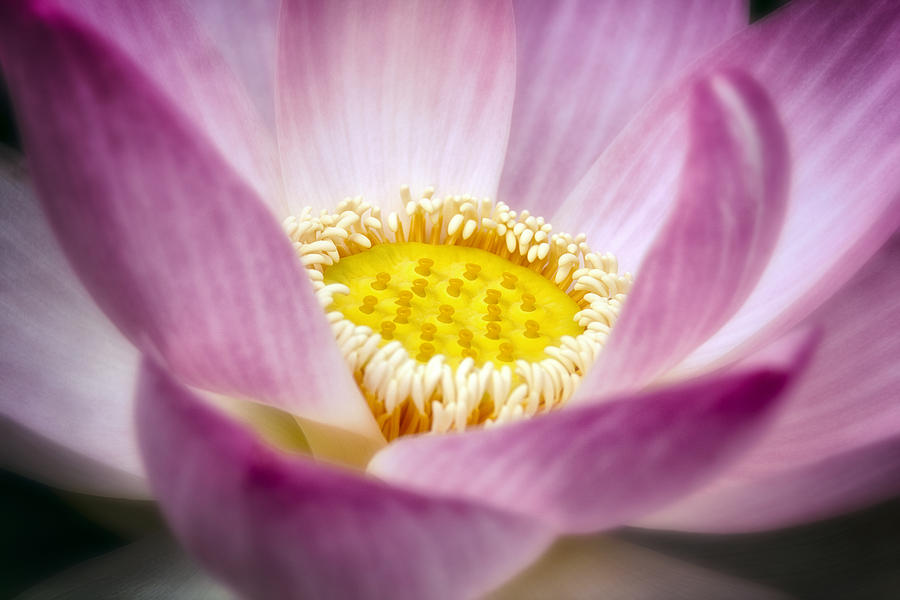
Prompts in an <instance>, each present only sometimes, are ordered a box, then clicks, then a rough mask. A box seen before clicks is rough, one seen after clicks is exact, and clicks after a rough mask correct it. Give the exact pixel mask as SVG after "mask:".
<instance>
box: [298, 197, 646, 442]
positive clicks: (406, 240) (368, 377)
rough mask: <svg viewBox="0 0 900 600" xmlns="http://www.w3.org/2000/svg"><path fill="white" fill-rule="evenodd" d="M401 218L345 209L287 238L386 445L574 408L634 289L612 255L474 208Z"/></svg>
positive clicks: (305, 223) (433, 209) (442, 208)
mask: <svg viewBox="0 0 900 600" xmlns="http://www.w3.org/2000/svg"><path fill="white" fill-rule="evenodd" d="M401 197H402V199H403V201H404V204H405V211H403V212H404V214H402V215H400V214H397V213H391V214H389V215H387V216H386V217H385V216H383V215H382V213H381V210H380V209H379V208H378V207H376V206H373V205H371V204H369V203H367V202H365V201H363V199H362V198H348V199H346V200H344V201H343V202H341V203H340V204H339V205H338V207H337V209H336V211H334V212H329V211H321V212H319V213H313V211H312V209H309V208H307V209H304V211H303V212H302V213H301V214H300V215H299V216H295V217H289V218H288V219H287V220H286V221H285V229H286V232H287V234H288V236H289V238H290V239H291V241H292V242H293V244H294V248H295V250H296V252H297V255H298V257H299V259H300V261H301V262H302V264H303V266H304V267H305V269H306V272H307V274H308V275H309V277H310V280H311V282H312V285H313V288H314V290H315V293H316V296H317V298H318V300H319V302H320V304H321V305H322V307H323V309H324V310H325V312H326V315H327V317H328V321H329V322H330V323H331V327H332V329H333V331H334V335H335V339H336V340H337V344H338V346H339V347H340V349H341V352H342V353H343V355H344V357H345V359H346V361H347V364H348V367H349V369H350V370H351V371H352V373H353V376H354V377H355V379H356V381H357V384H358V385H359V388H360V390H361V391H362V393H363V395H364V397H365V398H366V400H367V402H368V404H369V407H370V408H371V410H372V412H373V414H374V416H375V418H376V421H377V422H378V424H379V426H380V427H381V430H382V432H383V433H384V435H385V438H386V439H388V440H391V439H394V438H396V437H398V436H401V435H408V434H415V433H428V432H433V433H441V432H447V431H463V430H466V429H467V428H471V427H478V426H484V427H491V426H496V425H499V424H502V423H507V422H511V421H515V420H519V419H523V418H529V417H532V416H534V415H536V414H538V413H541V412H546V411H550V410H553V409H555V408H557V407H559V406H561V405H562V404H564V403H565V402H566V400H567V399H568V398H569V397H570V396H571V395H572V393H573V391H574V389H575V388H576V387H577V385H578V383H579V382H580V381H581V379H582V378H583V377H584V374H585V373H586V371H587V369H588V368H589V367H590V365H591V364H592V363H593V362H594V360H595V359H596V357H597V355H598V354H599V353H600V351H601V349H602V348H603V345H604V344H605V342H606V339H607V337H608V336H609V333H610V331H611V328H612V327H613V325H614V324H615V321H616V319H617V317H618V314H619V312H620V311H621V308H622V305H623V303H624V301H625V298H626V295H627V293H628V290H629V289H630V286H631V283H632V278H631V276H630V275H629V274H627V273H625V274H619V273H618V264H617V261H616V259H615V257H614V256H613V255H612V254H609V253H606V254H598V253H594V252H592V251H591V249H590V248H589V247H588V246H587V243H586V236H584V235H583V234H580V235H577V236H571V235H569V234H566V233H557V232H553V230H552V227H551V225H550V224H549V223H546V222H545V221H544V219H542V218H540V217H535V216H532V215H531V214H530V213H528V211H522V212H520V213H516V212H515V211H512V210H510V208H509V207H508V206H506V205H505V204H503V203H494V202H492V201H490V200H488V199H476V198H472V197H469V196H450V197H445V198H435V197H434V193H433V190H431V189H428V190H425V192H424V193H423V194H422V195H421V196H420V197H419V199H418V200H414V199H413V196H412V194H411V192H410V190H409V189H408V188H406V187H404V188H402V189H401Z"/></svg>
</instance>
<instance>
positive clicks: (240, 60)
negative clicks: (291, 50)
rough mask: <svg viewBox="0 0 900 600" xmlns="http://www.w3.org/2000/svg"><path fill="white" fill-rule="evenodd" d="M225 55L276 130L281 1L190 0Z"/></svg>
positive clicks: (258, 108)
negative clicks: (277, 63)
mask: <svg viewBox="0 0 900 600" xmlns="http://www.w3.org/2000/svg"><path fill="white" fill-rule="evenodd" d="M182 1H183V2H184V4H185V8H187V9H188V10H189V11H191V12H192V13H193V14H195V15H197V20H198V21H199V22H200V24H201V25H202V26H203V30H204V32H206V33H208V34H209V36H210V39H212V40H213V43H214V44H215V46H216V48H217V49H218V50H219V52H220V53H221V55H222V57H223V58H224V59H225V60H226V61H227V62H228V64H229V65H230V66H231V69H232V71H234V73H235V75H237V77H238V78H239V79H240V81H241V82H242V83H243V84H244V88H245V89H246V90H247V92H248V93H249V94H250V98H251V99H252V100H253V104H254V105H255V106H256V109H257V111H259V114H260V116H261V117H262V119H263V121H264V122H265V124H266V127H267V128H268V130H269V131H270V132H271V133H272V136H273V137H272V139H274V133H275V55H276V51H277V42H276V35H277V33H278V13H279V9H280V7H281V2H280V0H241V1H240V2H222V1H221V0H203V1H200V2H198V1H196V0H188V1H186V2H185V1H184V0H182Z"/></svg>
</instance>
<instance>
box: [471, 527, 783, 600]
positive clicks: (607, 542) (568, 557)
mask: <svg viewBox="0 0 900 600" xmlns="http://www.w3.org/2000/svg"><path fill="white" fill-rule="evenodd" d="M548 598H553V600H588V599H593V598H597V599H602V600H672V599H674V598H680V599H682V600H686V599H690V598H696V599H698V600H710V599H715V598H719V599H721V598H727V599H728V600H774V599H776V598H778V599H781V600H786V598H785V596H784V595H782V594H780V593H777V592H775V591H774V590H769V589H766V588H765V587H763V586H761V585H757V584H754V583H752V582H750V581H742V580H740V579H736V578H734V577H730V576H728V575H726V574H724V573H719V572H716V571H712V570H709V569H704V568H702V567H698V566H695V565H692V564H690V563H687V562H682V561H680V560H678V559H675V558H671V557H669V556H666V555H665V554H660V553H657V552H653V551H651V550H647V549H645V548H641V547H640V546H635V545H632V544H629V543H626V542H621V541H619V540H615V539H613V538H611V537H606V536H577V537H567V538H563V539H561V540H560V541H559V542H557V544H556V545H555V546H553V547H552V548H551V549H550V551H548V552H547V553H546V555H544V556H543V557H541V560H540V561H538V562H537V563H536V564H534V565H533V566H531V567H529V568H528V569H527V570H526V571H525V572H524V573H522V574H521V575H519V576H517V577H516V578H515V579H513V580H512V581H511V582H509V583H508V584H507V585H505V586H503V587H502V588H500V589H499V590H498V591H497V592H495V593H493V594H491V595H490V596H488V599H489V600H547V599H548Z"/></svg>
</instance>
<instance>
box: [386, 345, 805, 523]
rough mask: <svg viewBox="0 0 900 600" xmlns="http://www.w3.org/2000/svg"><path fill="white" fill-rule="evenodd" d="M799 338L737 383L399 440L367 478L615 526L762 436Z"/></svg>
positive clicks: (797, 363) (726, 378)
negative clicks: (444, 433) (760, 434)
mask: <svg viewBox="0 0 900 600" xmlns="http://www.w3.org/2000/svg"><path fill="white" fill-rule="evenodd" d="M810 347H811V342H810V340H809V338H807V337H803V338H802V339H800V338H798V339H795V340H793V341H791V342H790V343H785V344H783V345H781V346H779V347H777V348H772V349H771V350H770V354H766V355H764V356H758V357H754V359H753V362H752V364H746V365H744V366H742V367H739V368H737V369H735V370H733V371H731V372H729V373H725V374H720V375H717V376H710V377H707V378H705V379H698V380H694V381H691V382H688V383H685V384H682V385H680V386H678V387H670V388H665V389H661V390H657V391H654V392H645V393H643V394H640V395H635V396H622V397H618V398H616V399H613V400H610V401H608V402H604V403H593V404H589V405H585V406H577V407H570V408H568V409H564V410H561V411H559V412H556V413H552V414H550V415H547V416H543V417H538V418H535V419H532V420H530V421H525V422H522V423H518V424H514V425H507V426H504V427H497V428H495V429H488V430H481V431H473V432H467V433H463V434H456V435H442V436H435V437H432V436H424V437H417V438H407V439H401V440H399V441H395V442H394V443H392V444H390V445H389V446H387V447H386V448H384V449H382V450H381V451H380V452H379V453H378V454H376V455H375V457H374V458H373V459H372V462H371V463H370V464H369V470H370V471H372V472H373V473H375V474H377V475H380V476H382V477H384V478H385V479H387V480H389V481H394V482H397V483H404V484H407V485H409V486H411V487H413V488H415V489H421V490H428V491H429V492H431V493H444V494H447V495H448V496H453V497H463V498H469V499H472V500H478V501H481V502H486V503H489V504H492V505H494V506H497V507H498V508H504V509H514V510H517V511H521V512H523V513H525V514H529V515H531V516H532V517H533V518H535V519H539V520H540V521H544V522H547V523H550V524H552V525H553V526H554V527H557V528H559V529H561V530H563V531H568V532H578V533H583V532H588V531H595V530H599V529H603V528H609V527H614V526H616V525H620V524H622V523H625V522H627V521H629V520H630V519H632V518H634V517H636V516H639V515H641V514H644V513H646V512H649V511H651V510H654V509H655V508H657V507H659V506H662V505H664V504H666V503H667V502H670V501H671V500H672V499H674V498H676V497H678V496H680V495H682V494H684V493H685V492H687V491H689V490H690V489H692V488H693V487H695V486H697V485H698V484H700V483H702V482H703V481H704V480H705V479H707V478H708V477H710V476H711V474H713V473H715V472H717V471H719V470H720V469H721V468H722V467H723V466H724V465H725V464H727V463H728V462H730V461H731V460H732V459H733V458H734V456H735V455H736V454H737V453H739V451H740V450H743V449H744V448H745V447H746V445H747V444H748V442H749V441H750V440H751V439H753V438H754V437H755V435H756V434H758V433H759V431H760V429H761V428H762V425H763V424H764V423H765V422H766V419H765V417H766V415H767V414H769V413H770V409H771V408H772V406H773V405H774V404H775V401H776V399H777V398H778V397H779V395H780V394H781V392H782V391H783V390H784V388H785V386H786V385H787V384H788V383H789V382H790V381H791V380H792V379H793V378H794V377H795V376H796V374H797V373H798V372H799V371H800V369H801V367H802V365H803V363H804V362H805V360H806V357H807V355H808V353H809V351H810Z"/></svg>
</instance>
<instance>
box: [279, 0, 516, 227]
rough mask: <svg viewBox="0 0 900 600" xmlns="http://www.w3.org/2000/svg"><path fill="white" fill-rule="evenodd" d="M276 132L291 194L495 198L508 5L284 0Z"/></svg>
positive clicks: (504, 117)
mask: <svg viewBox="0 0 900 600" xmlns="http://www.w3.org/2000/svg"><path fill="white" fill-rule="evenodd" d="M279 35H280V41H279V44H280V46H279V64H278V96H279V97H278V100H279V105H278V135H279V144H280V147H281V151H282V155H281V159H282V169H283V171H284V174H285V181H286V187H287V190H288V193H289V197H290V198H291V200H292V202H294V205H295V207H296V208H299V207H300V206H302V205H303V204H312V205H314V206H320V207H331V206H334V205H335V204H336V203H337V202H338V201H340V200H341V199H343V198H344V197H346V196H357V195H363V196H364V197H365V198H366V200H369V201H371V202H374V203H378V204H380V205H382V206H385V207H388V206H390V207H392V208H399V209H401V210H402V206H403V205H402V204H400V203H399V191H400V186H401V185H409V186H410V187H411V189H412V190H413V193H421V192H422V191H423V190H424V189H425V187H426V186H436V188H437V193H438V194H439V195H445V194H458V195H463V194H472V195H473V196H491V197H493V196H494V194H495V193H496V190H497V184H498V181H499V177H500V170H501V168H502V161H503V155H504V152H505V149H506V142H507V138H508V135H509V121H510V115H511V113H512V101H513V94H514V87H515V31H514V23H513V15H512V7H511V6H510V5H509V4H508V3H507V2H505V1H501V2H480V1H478V0H465V1H451V0H440V1H435V0H418V1H415V2H408V1H406V0H388V1H385V2H380V3H378V4H377V5H373V4H368V5H367V4H359V3H353V2H347V1H345V0H337V1H328V2H325V1H314V0H288V1H286V2H285V4H284V6H283V10H282V15H281V31H280V32H279Z"/></svg>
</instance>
